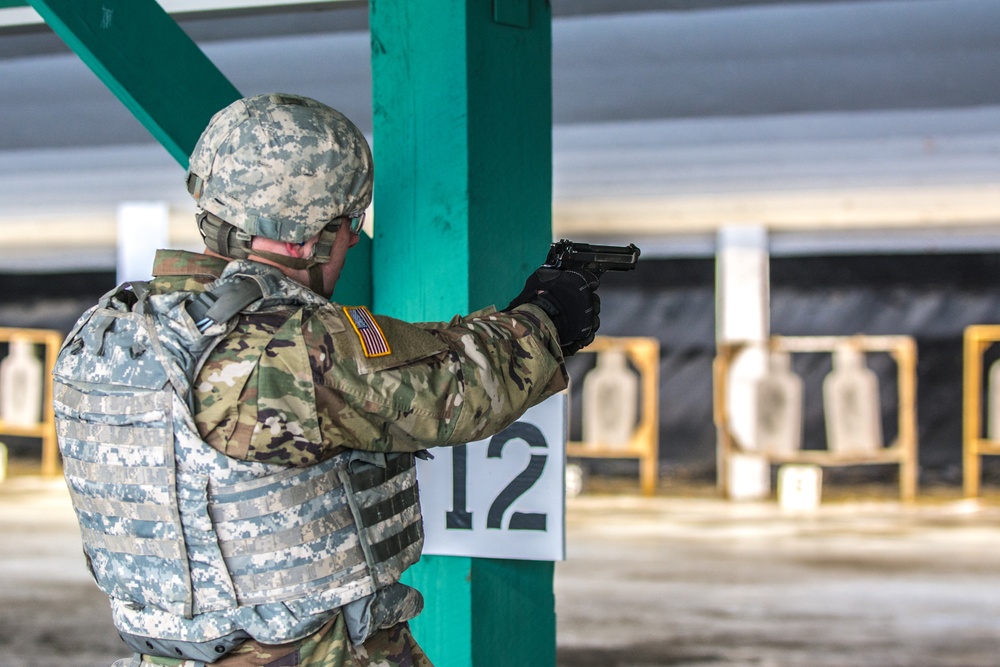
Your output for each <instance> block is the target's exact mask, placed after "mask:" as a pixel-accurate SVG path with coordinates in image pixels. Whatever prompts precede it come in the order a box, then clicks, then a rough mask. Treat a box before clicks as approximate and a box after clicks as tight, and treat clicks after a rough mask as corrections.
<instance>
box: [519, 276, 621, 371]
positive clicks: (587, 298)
mask: <svg viewBox="0 0 1000 667" xmlns="http://www.w3.org/2000/svg"><path fill="white" fill-rule="evenodd" d="M599 285H600V282H599V281H598V279H597V276H595V275H594V274H592V273H590V272H589V271H585V270H582V269H580V270H578V269H573V270H569V271H560V270H557V269H546V268H541V269H538V270H537V271H535V272H534V273H532V274H531V275H530V276H528V280H527V282H526V283H525V284H524V289H523V290H521V293H520V294H519V295H517V297H516V298H515V299H514V300H513V301H511V302H510V305H508V306H507V310H510V309H511V308H515V307H517V306H520V305H522V304H525V303H530V304H533V305H536V306H538V307H539V308H541V309H542V310H544V311H545V312H546V313H547V314H548V316H549V318H550V319H551V320H552V323H553V324H555V325H556V331H557V332H558V334H559V347H560V348H562V351H563V355H565V356H567V357H568V356H571V355H573V354H576V353H577V352H579V351H580V350H581V349H583V348H585V347H586V346H587V345H589V344H590V343H591V342H592V341H593V340H594V335H595V334H596V333H597V328H598V327H599V326H600V324H601V319H600V317H599V315H600V312H601V300H600V298H599V297H598V296H597V287H598V286H599Z"/></svg>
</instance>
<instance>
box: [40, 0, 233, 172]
mask: <svg viewBox="0 0 1000 667" xmlns="http://www.w3.org/2000/svg"><path fill="white" fill-rule="evenodd" d="M29 2H30V4H31V6H32V7H34V8H35V11H37V12H38V13H39V15H41V17H42V18H43V19H45V22H46V23H48V25H49V27H51V28H52V29H53V30H54V31H55V32H56V34H57V35H59V37H61V38H62V40H63V41H64V42H66V44H67V45H68V46H69V47H70V48H71V49H72V50H73V51H74V52H75V53H76V54H77V55H78V56H79V57H80V58H81V59H82V60H83V62H84V63H86V65H87V66H88V67H89V68H90V69H91V70H92V71H93V72H94V73H95V74H96V75H97V76H98V77H99V78H100V79H101V81H102V82H104V84H105V85H106V86H107V87H108V88H109V89H110V90H111V92H112V93H114V94H115V96H116V97H117V98H118V99H119V100H121V102H122V104H124V105H125V106H126V107H127V108H128V110H129V111H131V112H132V114H133V115H135V117H136V118H137V119H138V120H139V122H140V123H142V124H143V126H144V127H145V128H146V129H147V130H149V132H150V133H151V134H152V135H153V136H154V137H155V138H156V140H157V141H159V142H160V143H161V144H163V147H164V148H166V149H167V151H168V152H169V153H170V155H171V156H173V158H174V159H175V160H177V161H178V162H179V163H180V164H181V165H183V166H184V167H187V162H188V156H189V155H190V154H191V149H193V148H194V145H195V142H197V141H198V137H199V136H200V135H201V131H202V130H203V129H205V125H206V124H207V123H208V119H209V118H211V117H212V114H214V113H215V112H216V111H218V110H219V109H221V108H222V107H224V106H226V105H227V104H229V103H230V102H232V101H234V100H237V99H239V98H240V93H239V91H238V90H236V88H235V87H234V86H233V84H231V83H230V82H229V79H227V78H226V77H225V76H224V75H223V74H222V72H220V71H219V69H218V68H217V67H216V66H215V65H214V64H213V63H212V61H210V60H209V59H208V57H207V56H205V54H204V53H202V51H201V49H199V48H198V46H197V45H196V44H195V43H194V42H193V41H192V40H191V38H190V37H188V36H187V34H186V33H185V32H184V31H183V30H181V28H180V26H178V25H177V23H176V21H174V20H173V19H172V18H171V17H170V15H169V14H167V13H166V12H165V11H163V8H162V7H160V5H159V4H157V3H156V2H155V0H100V2H98V1H96V0H29Z"/></svg>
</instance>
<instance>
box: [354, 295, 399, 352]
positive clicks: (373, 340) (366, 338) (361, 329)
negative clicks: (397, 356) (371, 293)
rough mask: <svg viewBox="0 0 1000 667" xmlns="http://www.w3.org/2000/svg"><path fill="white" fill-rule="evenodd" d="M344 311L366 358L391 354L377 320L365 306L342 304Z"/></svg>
mask: <svg viewBox="0 0 1000 667" xmlns="http://www.w3.org/2000/svg"><path fill="white" fill-rule="evenodd" d="M344 313H345V314H346V315H347V319H348V320H350V322H351V326H352V327H354V331H355V333H357V334H358V338H360V339H361V348H362V349H363V350H364V352H365V357H366V358H368V359H371V358H373V357H384V356H386V355H389V354H392V350H391V349H389V342H388V341H387V340H386V339H385V334H383V333H382V328H381V327H379V325H378V322H376V321H375V318H374V317H372V314H371V313H370V312H368V309H367V308H365V307H364V306H344Z"/></svg>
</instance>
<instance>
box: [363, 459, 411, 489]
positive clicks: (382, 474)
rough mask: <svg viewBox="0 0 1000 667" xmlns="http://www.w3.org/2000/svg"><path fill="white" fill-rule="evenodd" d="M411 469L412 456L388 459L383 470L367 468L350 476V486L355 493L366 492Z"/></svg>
mask: <svg viewBox="0 0 1000 667" xmlns="http://www.w3.org/2000/svg"><path fill="white" fill-rule="evenodd" d="M411 467H413V455H412V454H400V455H399V456H393V457H388V458H387V460H386V464H385V467H384V468H369V469H367V470H363V471H361V472H358V473H354V474H353V475H351V486H352V487H354V490H355V491H367V490H368V489H372V488H374V487H376V486H378V485H379V484H384V483H385V482H386V481H388V480H390V479H392V478H393V477H395V476H396V475H398V474H399V473H401V472H405V471H407V470H409V469H410V468H411Z"/></svg>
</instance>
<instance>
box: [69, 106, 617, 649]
mask: <svg viewBox="0 0 1000 667" xmlns="http://www.w3.org/2000/svg"><path fill="white" fill-rule="evenodd" d="M187 185H188V189H189V191H190V192H191V194H192V195H193V196H194V198H195V201H196V202H197V204H198V209H199V210H198V213H197V221H198V226H199V229H200V230H201V233H202V236H203V237H204V240H205V244H206V246H207V248H206V250H205V251H204V253H202V254H198V253H189V252H183V251H160V252H158V253H157V257H156V260H155V265H154V267H153V276H154V278H153V280H152V281H150V282H149V283H130V284H126V285H122V286H120V287H118V288H116V289H115V290H112V291H111V292H109V293H108V294H106V295H105V296H104V297H103V298H102V299H101V301H100V303H99V304H98V305H97V306H95V307H94V308H92V309H90V310H89V311H88V312H87V313H85V314H84V315H83V317H82V318H81V319H80V321H79V322H78V323H77V325H76V327H75V328H74V330H73V331H72V332H71V333H70V335H69V337H68V338H67V340H66V343H65V344H64V346H63V348H62V350H61V352H60V356H59V359H58V362H57V365H56V369H55V372H54V378H55V390H54V394H55V407H56V414H57V421H58V429H59V433H60V442H59V444H60V451H61V453H62V456H63V462H64V470H65V475H66V479H67V482H68V485H69V487H70V491H71V496H72V499H73V504H74V508H75V509H76V513H77V516H78V519H79V522H80V526H81V534H82V537H83V542H84V551H85V553H86V556H87V563H88V566H89V567H90V570H91V572H92V573H93V575H94V578H95V580H96V581H97V583H98V585H99V586H100V588H101V589H102V590H103V591H104V592H105V593H106V594H107V595H108V596H109V598H110V599H111V607H112V615H113V619H114V622H115V625H116V627H117V628H118V630H119V632H120V634H121V635H122V638H123V639H124V640H125V642H126V643H127V644H128V645H129V646H130V647H131V648H132V649H133V650H134V651H135V654H134V656H133V658H132V659H131V660H122V661H119V662H118V663H116V665H120V666H122V667H124V666H126V665H132V666H147V665H185V666H190V667H193V666H196V665H203V664H207V663H211V664H214V665H222V666H224V667H243V666H250V665H253V666H257V667H259V666H265V665H269V666H271V667H279V666H280V667H287V666H294V665H313V666H316V667H320V666H322V667H339V666H342V665H343V666H360V665H399V666H404V665H405V666H409V665H418V666H419V665H430V662H429V661H428V659H427V657H426V656H425V655H424V654H423V652H422V651H421V650H420V648H419V646H418V645H417V643H416V642H415V641H414V638H413V636H412V635H411V633H410V630H409V627H408V625H407V621H408V620H409V619H410V618H413V617H414V616H416V615H417V614H418V613H419V612H420V610H421V608H422V605H423V601H422V598H421V597H420V594H419V593H418V592H417V591H415V590H414V589H412V588H410V587H408V586H405V585H403V584H401V583H399V578H400V575H401V573H402V572H403V570H405V569H406V568H407V567H409V566H410V565H412V564H413V563H414V562H416V561H417V559H418V558H419V556H420V550H421V546H422V541H423V533H422V528H421V519H420V507H419V504H418V499H417V492H416V484H415V469H414V456H415V455H417V456H419V455H420V454H421V452H423V451H424V450H425V449H427V448H430V447H436V446H447V445H456V444H460V443H465V442H469V441H472V440H478V439H481V438H485V437H488V436H490V435H492V434H494V433H497V432H499V431H501V430H502V429H503V428H505V427H506V426H507V425H509V424H510V423H512V422H513V421H515V420H516V419H517V418H518V417H520V416H521V415H522V414H523V413H524V411H525V410H527V409H528V408H529V407H531V406H532V405H534V404H536V403H538V402H540V401H542V400H544V399H545V398H547V397H549V396H550V395H552V394H553V393H555V392H558V391H560V390H562V389H563V388H564V387H565V386H566V372H565V368H564V366H563V358H564V356H566V355H569V354H572V353H574V352H576V351H577V350H579V349H580V348H581V347H583V346H584V345H586V344H587V343H588V342H590V341H591V340H592V339H593V336H594V332H595V331H596V329H597V326H598V324H599V320H598V317H597V314H598V311H599V302H598V299H597V296H596V293H595V290H596V287H597V281H596V279H595V278H594V276H592V275H590V274H589V273H587V272H582V271H581V272H573V271H563V272H558V273H557V274H556V275H555V277H554V278H553V276H552V272H536V273H535V274H532V276H530V277H529V278H528V281H527V283H526V285H525V288H524V290H523V291H522V293H521V294H520V295H519V296H517V297H516V298H515V299H514V300H513V301H512V302H511V303H510V304H509V305H508V306H507V307H506V308H505V309H504V310H503V311H500V312H498V311H496V310H495V309H492V308H490V309H487V310H483V311H480V312H478V313H474V314H472V315H469V316H467V317H456V318H455V319H453V320H452V321H451V322H449V323H423V324H408V323H405V322H401V321H399V320H395V319H392V318H388V317H381V316H377V315H373V314H372V313H370V312H369V311H368V310H367V309H366V308H364V307H360V306H357V307H344V306H341V305H337V304H334V303H331V302H330V301H329V299H330V296H331V295H332V293H333V289H334V286H335V285H336V283H337V280H338V278H339V275H340V271H341V268H342V267H343V264H344V258H345V255H346V253H347V251H348V250H349V249H350V248H351V247H352V246H353V245H354V244H355V243H356V242H357V239H358V234H359V233H360V231H361V227H362V225H363V223H364V217H365V214H364V212H365V210H366V208H367V207H368V205H369V203H370V202H371V195H372V159H371V152H370V149H369V147H368V144H367V142H366V140H365V138H364V136H363V135H362V133H361V132H360V131H359V130H358V129H357V128H356V127H355V126H354V125H353V124H352V123H351V122H350V121H349V120H348V119H347V118H345V117H344V116H343V115H341V114H340V113H339V112H337V111H335V110H334V109H331V108H329V107H327V106H325V105H323V104H321V103H319V102H316V101H315V100H311V99H308V98H305V97H300V96H295V95H280V94H272V95H261V96H257V97H251V98H247V99H243V100H239V101H237V102H235V103H233V104H232V105H230V106H228V107H227V108H225V109H223V110H222V111H220V112H219V113H217V114H216V115H215V116H214V117H213V118H212V120H211V121H210V123H209V125H208V127H207V128H206V130H205V132H204V133H203V134H202V136H201V138H200V140H199V141H198V144H197V146H196V147H195V149H194V152H193V154H192V155H191V162H190V169H189V172H188V176H187Z"/></svg>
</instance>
